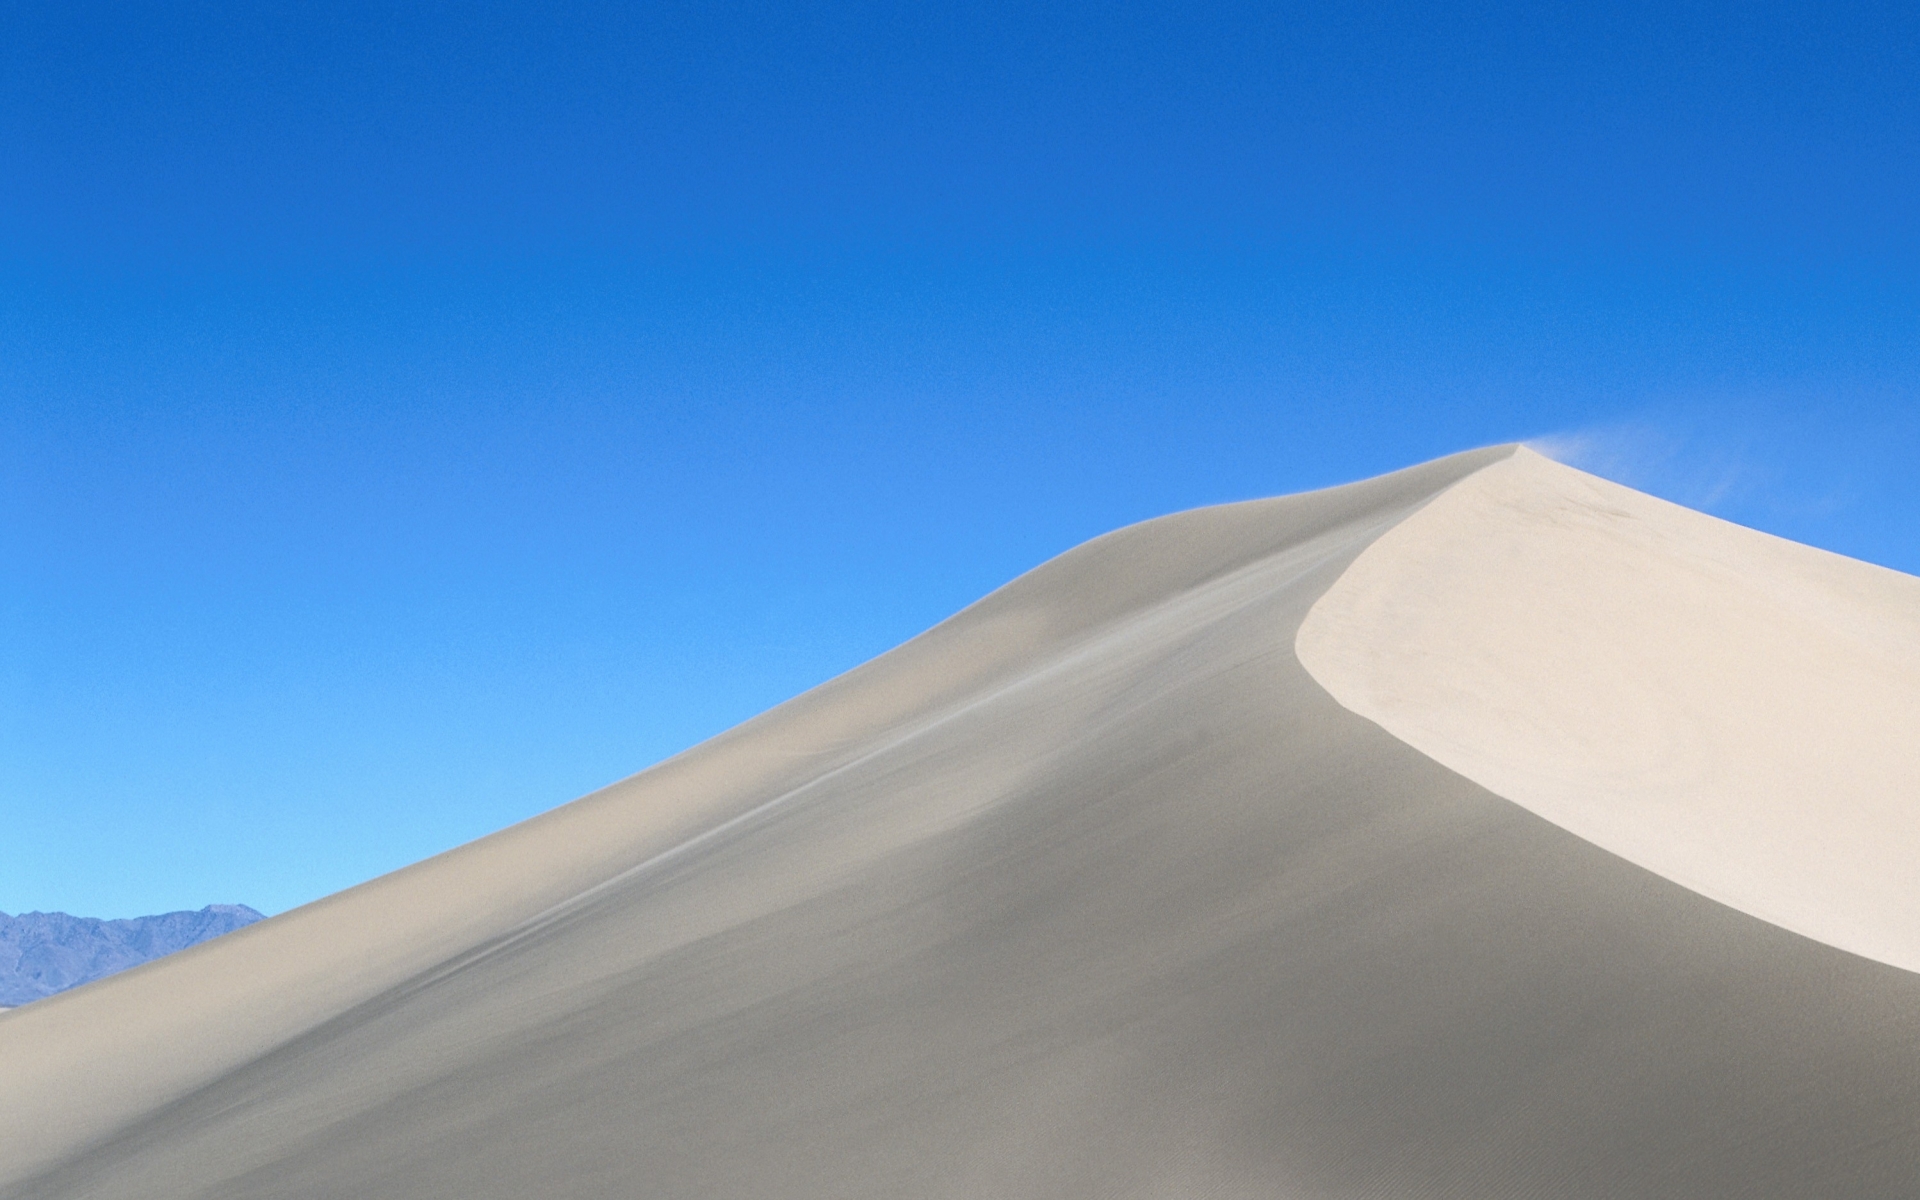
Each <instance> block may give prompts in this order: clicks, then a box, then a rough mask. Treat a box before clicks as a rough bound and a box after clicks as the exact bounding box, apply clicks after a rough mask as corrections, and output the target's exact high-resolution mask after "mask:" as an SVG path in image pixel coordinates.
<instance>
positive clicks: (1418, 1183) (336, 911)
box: [0, 449, 1920, 1200]
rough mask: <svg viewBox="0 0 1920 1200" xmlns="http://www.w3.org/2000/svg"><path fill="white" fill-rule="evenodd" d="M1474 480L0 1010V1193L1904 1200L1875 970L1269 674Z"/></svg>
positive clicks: (1090, 611)
mask: <svg viewBox="0 0 1920 1200" xmlns="http://www.w3.org/2000/svg"><path fill="white" fill-rule="evenodd" d="M1507 453H1508V451H1506V450H1505V449H1496V450H1491V451H1482V452H1476V453H1473V454H1468V455H1462V456H1456V457H1455V458H1451V459H1445V460H1441V461H1439V462H1436V463H1431V464H1428V465H1426V466H1424V467H1420V468H1415V469H1413V470H1410V471H1405V472H1401V473H1398V474H1396V475H1392V476H1387V477H1383V478H1382V479H1378V480H1372V481H1369V482H1367V483H1363V484H1356V485H1352V486H1350V487H1345V488H1338V489H1333V490H1331V491H1327V492H1320V493H1313V494H1310V495H1305V496H1295V497H1288V498H1284V499H1280V500H1272V501H1261V502H1256V503H1251V504H1241V505H1231V506H1226V507H1221V508H1214V509H1206V510H1200V511H1197V512H1191V513H1183V514H1179V515H1176V516H1173V517H1167V518H1163V519H1161V520H1157V521H1152V522H1148V523H1146V524H1144V525H1140V526H1135V527H1133V528H1130V529H1126V530H1122V531H1120V532H1118V533H1115V534H1111V535H1108V536H1107V537H1104V538H1099V539H1096V540H1095V541H1093V542H1091V543H1088V544H1087V545H1085V546H1082V547H1080V548H1078V549H1076V550H1074V551H1072V552H1070V553H1068V554H1066V555H1063V556H1061V557H1060V558H1058V559H1056V560H1054V561H1053V562H1050V563H1048V564H1046V565H1044V566H1042V567H1040V568H1038V569H1036V570H1035V571H1032V572H1030V573H1029V574H1027V575H1025V576H1023V577H1021V578H1020V579H1018V580H1016V581H1014V582H1013V583H1011V584H1009V585H1008V586H1006V587H1005V588H1002V589H1001V590H999V591H998V592H995V593H994V594H993V595H991V596H989V597H987V598H986V599H985V600H983V601H981V602H980V603H978V604H976V605H974V606H972V607H971V608H969V609H967V610H966V611H965V612H963V613H961V614H959V615H958V616H956V617H954V618H953V619H951V620H949V621H947V622H945V623H943V624H942V625H940V626H938V627H937V628H935V629H934V630H932V631H930V632H929V633H927V634H925V635H923V636H921V637H919V638H916V639H914V640H913V641H911V642H909V643H907V644H906V645H904V646H902V647H900V648H899V649H897V650H894V651H892V652H890V653H888V654H886V655H884V656H882V657H881V658H879V659H876V660H875V661H873V662H871V663H868V664H867V665H865V666H863V667H861V668H859V669H857V670H855V671H853V672H850V673H849V674H847V675H846V676H843V677H841V678H840V679H837V680H834V681H832V682H830V683H828V684H826V685H824V686H823V687H820V688H818V689H815V690H814V691H812V692H810V693H808V694H806V695H805V696H802V697H799V698H798V699H796V700H794V701H791V702H789V703H788V704H785V705H782V706H780V707H779V708H776V709H774V710H772V711H771V712H769V713H766V714H764V715H763V716H761V717H759V718H756V719H755V720H753V721H750V722H748V723H747V724H745V725H743V726H741V727H740V728H738V729H735V730H733V731H731V732H729V733H727V734H725V735H723V736H721V737H719V738H716V739H714V740H713V741H711V742H709V743H707V744H705V745H703V746H700V747H697V748H695V749H694V750H692V751H690V752H688V753H687V754H685V755H682V756H680V757H679V758H676V759H674V760H672V761H670V762H668V763H665V764H662V765H661V766H659V767H656V768H654V769H653V770H650V771H647V772H644V773H642V774H641V775H638V776H635V777H634V778H632V779H630V780H627V781H625V782H623V783H620V784H617V785H615V786H613V787H610V788H608V789H606V790H604V791H602V792H599V793H596V794H595V795H593V796H589V797H587V798H586V799H584V800H581V801H577V802H575V803H574V804H571V805H568V806H565V807H563V808H560V809H557V810H555V811H554V812H552V813H549V814H547V815H545V816H543V817H540V818H538V819H536V820H534V821H530V822H527V823H526V824H523V825H520V826H517V827H515V828H513V829H509V830H506V831H504V832H502V833H499V834H496V835H494V836H492V837H489V838H486V839H483V840H481V841H479V842H476V843H474V844H472V845H469V846H466V847H462V848H460V849H458V850H455V851H453V852H451V853H449V854H446V855H442V856H440V857H438V858H436V859H432V860H429V861H427V862H424V863H421V864H419V865H417V866H415V867H412V868H409V869H407V870H405V871H402V872H399V873H397V874H395V875H392V876H389V877H386V878H384V879H380V880H376V881H374V882H372V883H369V884H366V885H364V886H362V887H359V888H355V889H352V890H350V891H347V892H344V893H341V894H340V895H338V896H334V897H331V898H329V899H327V900H324V901H322V902H320V903H318V904H314V905H310V906H308V907H307V908H304V909H300V910H298V911H296V912H293V913H288V914H285V915H283V916H280V917H275V918H272V919H270V920H267V921H264V922H261V923H260V924H258V925H254V926H251V927H249V928H246V929H243V930H240V931H239V932H237V933H234V934H230V935H228V936H226V937H223V938H220V939H217V940H215V941H213V942H210V943H207V944H205V945H203V946H199V947H195V948H194V949H191V950H188V951H185V952H182V953H181V954H178V955H175V956H173V957H170V958H167V959H164V960H161V961H159V962H155V963H151V964H148V965H146V966H142V967H138V968H135V969H133V970H131V971H128V972H126V973H124V974H121V975H117V976H114V977H112V978H109V979H105V980H101V981H99V982H96V983H93V984H88V985H86V986H84V987H81V988H78V989H75V990H74V991H71V992H68V993H64V994H61V995H58V996H54V997H51V998H49V999H47V1000H43V1001H37V1002H35V1003H34V1004H31V1005H28V1006H25V1007H24V1008H21V1009H19V1010H16V1011H14V1012H10V1013H7V1014H5V1015H4V1017H0V1198H4V1200H78V1198H80V1197H86V1198H88V1200H189V1198H192V1200H332V1198H339V1200H348V1198H353V1200H358V1198H360V1197H366V1196H379V1197H385V1198H392V1200H524V1198H525V1197H528V1196H539V1197H542V1198H543V1200H600V1198H605V1197H626V1196H664V1197H771V1196H778V1197H781V1198H782V1200H829V1198H830V1200H854V1198H860V1197H872V1198H875V1200H878V1198H881V1197H887V1198H893V1197H900V1196H915V1197H936V1198H937V1197H956V1198H958V1197H976V1196H998V1197H1032V1198H1036V1200H1038V1198H1042V1197H1044V1198H1046V1200H1056V1198H1060V1197H1088V1198H1091V1197H1100V1196H1115V1195H1129V1196H1203V1195H1204V1196H1220V1197H1227V1196H1298V1197H1307V1198H1318V1197H1325V1198H1328V1200H1333V1198H1343V1197H1357V1196H1368V1197H1376V1198H1380V1200H1416V1198H1427V1197H1459V1198H1461V1200H1468V1198H1479V1197H1485V1196H1490V1195H1504V1196H1550V1197H1554V1198H1555V1200H1614V1198H1616V1197H1620V1196H1634V1197H1638V1198H1650V1200H1652V1198H1657V1200H1682V1198H1684V1200H1703V1198H1704V1200H1715V1198H1722V1197H1724V1198H1728V1200H1731V1198H1733V1197H1751V1196H1813V1195H1833V1196H1847V1197H1850V1198H1852V1200H1863V1198H1864V1200H1907V1198H1909V1197H1911V1195H1912V1181H1913V1178H1914V1164H1915V1163H1916V1162H1917V1161H1920V977H1916V976H1914V975H1912V974H1909V973H1907V972H1905V971H1902V970H1899V969H1897V968H1894V967H1890V966H1887V965H1884V964H1882V963H1877V962H1872V961H1868V960H1866V959H1863V958H1859V957H1856V956H1854V955H1851V954H1847V953H1845V952H1843V951H1841V950H1837V949H1834V948H1833V947H1831V946H1829V945H1825V944H1822V943H1821V942H1818V941H1813V940H1809V939H1807V938H1804V937H1801V936H1799V935H1797V934H1794V933H1791V932H1788V931H1786V930H1783V929H1781V928H1779V927H1777V926H1775V925H1772V924H1769V923H1767V922H1765V921H1762V920H1758V919H1756V918H1754V917H1752V916H1748V915H1746V914H1744V913H1742V912H1739V911H1736V910H1734V909H1732V908H1728V907H1726V906H1724V905H1721V904H1718V903H1715V902H1713V901H1711V900H1708V899H1705V898H1703V897H1702V896H1700V895H1698V894H1697V893H1695V892H1693V891H1689V890H1687V888H1685V887H1682V886H1680V885H1678V884H1676V883H1673V882H1670V881H1669V880H1667V879H1665V878H1663V877H1662V876H1661V875H1659V874H1655V873H1652V872H1649V871H1647V870H1645V869H1643V868H1642V867H1639V866H1636V865H1634V864H1633V863H1631V862H1629V861H1627V860H1626V859H1623V858H1621V857H1619V856H1617V855H1615V854H1612V853H1609V852H1607V851H1606V850H1603V849H1601V848H1599V847H1598V846H1596V845H1594V844H1593V843H1592V842H1590V841H1587V840H1584V839H1582V838H1581V837H1577V836H1575V835H1574V834H1572V833H1569V832H1567V831H1566V830H1565V829H1562V828H1560V827H1557V826H1556V825H1554V824H1552V823H1550V822H1548V821H1546V820H1543V819H1541V818H1540V817H1538V816H1536V815H1534V814H1533V813H1531V812H1529V811H1527V810H1526V809H1525V808H1522V807H1520V806H1518V805H1516V804H1513V803H1511V802H1509V801H1507V800H1505V799H1502V798H1501V797H1500V796H1497V795H1495V794H1493V793H1492V792H1490V791H1488V790H1487V789H1486V788H1484V787H1482V786H1480V785H1479V784H1477V783H1475V782H1473V781H1471V780H1469V779H1467V778H1464V777H1463V776H1462V775H1460V774H1458V773H1456V772H1454V771H1451V770H1449V769H1447V767H1445V766H1442V765H1441V764H1440V763H1439V762H1436V761H1434V759H1432V758H1429V757H1427V756H1426V755H1425V754H1422V753H1421V752H1420V751H1419V750H1416V749H1415V748H1414V747H1413V746H1412V745H1409V744H1408V743H1407V742H1405V741H1402V740H1399V739H1397V738H1395V737H1393V736H1391V735H1390V734H1388V733H1387V732H1386V731H1384V730H1383V729H1382V728H1381V727H1380V726H1379V725H1377V724H1375V723H1374V722H1372V721H1370V720H1368V719H1366V718H1364V717H1362V716H1359V715H1357V714H1356V713H1354V712H1351V711H1349V710H1348V709H1347V708H1344V707H1342V706H1341V704H1340V703H1338V702H1336V700H1335V699H1334V698H1333V697H1332V696H1330V695H1329V694H1328V692H1327V691H1326V690H1325V689H1323V688H1322V687H1321V686H1320V685H1319V684H1317V683H1316V682H1315V681H1314V679H1313V678H1312V677H1311V676H1310V675H1309V674H1308V673H1307V671H1306V670H1305V669H1304V668H1303V667H1302V666H1301V664H1300V662H1299V661H1298V660H1297V659H1296V657H1295V654H1294V652H1293V647H1294V645H1295V634H1296V631H1297V630H1298V629H1299V628H1300V626H1301V623H1302V621H1303V620H1304V619H1305V618H1306V616H1307V613H1308V610H1309V609H1310V608H1311V607H1312V606H1313V605H1314V603H1315V602H1316V601H1317V600H1318V599H1319V598H1320V597H1321V596H1322V595H1323V594H1326V593H1327V590H1328V589H1329V588H1330V587H1332V586H1334V585H1335V582H1336V580H1338V579H1339V578H1340V577H1341V575H1342V572H1343V571H1345V570H1346V569H1347V567H1348V566H1349V564H1351V563H1353V562H1354V561H1355V559H1356V557H1357V556H1362V555H1363V553H1364V552H1365V551H1366V550H1367V548H1368V547H1369V546H1370V545H1372V544H1374V543H1375V540H1376V539H1378V538H1380V537H1381V535H1382V534H1383V533H1385V534H1387V536H1389V537H1392V536H1394V534H1393V533H1392V532H1389V531H1396V532H1397V528H1396V527H1398V528H1406V527H1407V526H1406V525H1401V524H1400V523H1401V522H1405V521H1408V518H1409V516H1410V514H1416V513H1417V514H1418V515H1415V516H1413V517H1412V520H1413V521H1422V522H1423V521H1425V520H1426V518H1427V517H1428V515H1429V514H1431V513H1433V512H1434V511H1435V510H1436V509H1438V508H1439V507H1440V506H1441V505H1446V504H1450V503H1452V502H1453V499H1454V498H1455V497H1456V496H1458V495H1459V494H1461V490H1460V489H1455V490H1454V491H1451V492H1450V491H1448V489H1449V488H1450V487H1453V486H1454V485H1455V484H1456V483H1458V482H1459V481H1460V480H1462V479H1468V480H1469V483H1468V485H1466V486H1469V487H1474V486H1478V483H1477V481H1478V480H1479V479H1481V478H1483V477H1482V476H1474V474H1473V473H1474V472H1475V471H1477V470H1480V469H1481V468H1485V467H1488V466H1489V464H1494V463H1497V462H1499V461H1501V460H1503V459H1504V458H1505V457H1506V455H1507ZM1528 469H1533V468H1532V467H1529V468H1528ZM1503 470H1504V468H1499V467H1495V468H1493V469H1492V471H1489V472H1488V474H1487V476H1486V477H1492V478H1495V479H1498V478H1499V477H1500V476H1498V475H1494V474H1493V471H1503ZM1549 477H1551V472H1549ZM1469 494H1470V493H1469ZM1435 497H1439V499H1438V500H1437V501H1435ZM1430 502H1432V504H1431V506H1430V507H1427V508H1425V509H1423V508H1422V506H1423V505H1429V504H1430ZM1441 511H1442V512H1443V514H1444V510H1441ZM1493 569H1496V570H1497V571H1500V572H1505V574H1502V575H1501V576H1500V578H1501V579H1502V580H1505V581H1509V582H1511V581H1524V578H1525V577H1524V573H1519V574H1516V573H1514V572H1512V571H1511V570H1510V569H1509V567H1508V565H1506V564H1503V563H1495V564H1494V567H1493ZM1753 752H1754V753H1756V754H1766V753H1771V752H1772V748H1771V747H1766V746H1762V747H1757V748H1755V749H1754V750H1753Z"/></svg>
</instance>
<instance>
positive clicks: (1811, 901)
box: [1298, 450, 1920, 1187]
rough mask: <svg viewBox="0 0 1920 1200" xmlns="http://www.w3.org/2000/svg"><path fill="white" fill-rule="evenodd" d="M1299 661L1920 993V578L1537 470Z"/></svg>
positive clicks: (1509, 785)
mask: <svg viewBox="0 0 1920 1200" xmlns="http://www.w3.org/2000/svg"><path fill="white" fill-rule="evenodd" d="M1298 650H1299V653H1300V659H1301V661H1302V662H1303V663H1305V664H1306V667H1307V669H1308V670H1309V671H1311V672H1312V673H1313V675H1314V677H1315V678H1316V679H1318V680H1319V681H1320V682H1321V683H1322V684H1324V685H1325V686H1326V687H1327V690H1328V691H1330V692H1332V693H1333V695H1334V696H1335V697H1337V698H1338V699H1339V700H1340V702H1341V703H1343V704H1345V705H1346V706H1347V707H1348V708H1351V709H1352V710H1353V711H1355V712H1357V713H1360V714H1361V715H1363V716H1366V717H1369V718H1371V719H1373V720H1375V721H1378V722H1379V723H1380V724H1381V725H1383V726H1385V727H1386V728H1387V729H1388V730H1389V731H1391V732H1392V733H1393V734H1395V735H1396V736H1398V737H1400V738H1402V739H1403V740H1405V741H1407V742H1410V743H1411V744H1412V745H1413V746H1415V747H1416V748H1418V749H1420V750H1423V751H1425V752H1426V753H1427V754H1429V755H1431V756H1432V757H1434V758H1436V759H1438V760H1439V761H1440V762H1442V763H1444V764H1446V765H1447V766H1449V767H1452V768H1453V769H1454V770H1456V771H1458V772H1460V773H1461V774H1462V775H1465V776H1467V777H1468V778H1469V779H1472V780H1474V781H1475V782H1477V783H1480V784H1483V785H1485V786H1486V787H1488V788H1490V789H1492V790H1493V791H1495V792H1497V793H1499V794H1500V795H1502V796H1505V797H1507V798H1509V799H1512V800H1515V801H1517V802H1519V803H1521V804H1523V805H1525V806H1526V807H1528V808H1530V809H1532V810H1533V811H1534V812H1536V813H1539V814H1540V815H1541V816H1543V817H1546V818H1547V819H1548V820H1550V821H1552V822H1554V823H1555V824H1557V825H1562V826H1564V827H1566V828H1567V829H1570V830H1572V831H1573V832H1575V833H1577V834H1580V835H1581V836H1582V837H1585V838H1588V839H1590V840H1592V841H1594V842H1597V843H1599V844H1600V845H1602V846H1604V847H1606V848H1607V849H1609V850H1612V851H1614V852H1615V853H1617V854H1620V855H1623V856H1625V857H1626V858H1629V859H1631V860H1633V861H1634V862H1637V863H1639V864H1641V865H1642V866H1644V867H1647V868H1649V869H1651V870H1653V871H1655V872H1658V873H1659V874H1661V875H1664V876H1666V877H1667V878H1669V879H1672V880H1676V881H1678V882H1680V883H1683V884H1686V885H1687V886H1688V887H1690V888H1693V889H1695V890H1697V891H1700V892H1703V893H1705V894H1706V895H1709V896H1712V897H1714V898H1715V899H1718V900H1721V901H1724V902H1725V903H1727V904H1731V905H1733V906H1734V907H1735V908H1739V909H1741V910H1743V911H1745V912H1749V913H1752V914H1754V915H1755V916H1758V917H1763V918H1765V919H1767V920H1769V921H1773V922H1776V923H1778V924H1780V925H1784V926H1786V927H1787V928H1788V929H1792V930H1795V931H1797V932H1799V933H1804V934H1806V935H1807V936H1809V937H1813V938H1818V939H1819V940H1821V941H1824V942H1828V943H1830V944H1832V945H1835V946H1839V947H1840V948H1842V949H1845V950H1851V951H1853V952H1854V953H1856V954H1864V955H1866V956H1868V957H1869V958H1876V959H1879V960H1880V961H1882V962H1888V963H1893V964H1895V965H1897V966H1902V967H1906V968H1907V969H1909V970H1913V971H1920V579H1915V578H1914V577H1912V576H1910V575H1902V574H1900V573H1899V572H1897V571H1889V570H1886V569H1884V568H1882V567H1875V566H1871V565H1869V564H1867V563H1863V562H1857V561H1855V560H1853V559H1849V558H1842V557H1841V556H1839V555H1837V554H1829V553H1827V552H1825V551H1822V550H1815V549H1812V548H1811V547H1808V546H1802V545H1798V544H1796V543H1793V542H1787V541H1782V540H1781V539H1779V538H1776V537H1769V536H1768V535H1766V534H1762V533H1756V532H1754V531H1753V530H1750V529H1742V528H1740V527H1739V526H1737V525H1730V524H1728V523H1726V522H1725V521H1720V520H1716V519H1715V518H1713V517H1708V516H1705V515H1703V514H1700V513H1697V512H1692V511H1690V510H1688V509H1684V508H1680V507H1678V506H1677V505H1673V504H1668V503H1666V502H1665V501H1663V500H1656V499H1654V498H1653V497H1651V496H1647V495H1643V494H1641V493H1639V492H1635V491H1632V490H1631V489H1628V488H1624V487H1621V486H1619V485H1618V484H1613V483H1608V482H1607V481H1605V480H1603V479H1596V478H1594V477H1593V476H1591V475H1586V474H1583V473H1581V472H1579V471H1576V470H1574V469H1572V468H1571V467H1565V466H1561V465H1559V464H1557V463H1554V462H1551V461H1549V460H1547V459H1545V458H1542V457H1540V456H1539V455H1537V454H1533V453H1531V452H1528V451H1525V450H1522V451H1520V452H1519V453H1518V454H1516V455H1515V456H1513V457H1512V458H1511V459H1509V460H1507V461H1506V462H1503V463H1500V464H1499V465H1497V466H1494V467H1491V468H1489V469H1487V470H1485V471H1482V472H1480V473H1478V474H1477V475H1475V476H1474V477H1473V478H1471V479H1469V480H1467V481H1466V482H1464V483H1462V484H1461V485H1460V486H1458V487H1455V488H1453V489H1451V490H1450V491H1448V492H1447V493H1446V494H1445V495H1444V496H1442V497H1440V499H1438V500H1437V501H1436V502H1434V503H1433V504H1432V505H1430V506H1429V507H1427V508H1426V509H1424V510H1423V511H1422V512H1421V513H1420V514H1419V515H1418V516H1416V517H1414V518H1412V519H1411V520H1409V521H1407V522H1405V523H1404V524H1402V525H1400V526H1399V527H1397V528H1396V529H1394V530H1393V531H1392V532H1391V533H1389V534H1387V535H1386V536H1385V537H1383V538H1381V539H1380V540H1379V541H1377V542H1375V543H1374V544H1373V546H1372V547H1371V548H1369V549H1368V550H1367V552H1366V553H1365V554H1363V555H1361V557H1360V558H1359V560H1358V561H1357V562H1356V563H1355V564H1354V566H1353V568H1352V569H1351V570H1349V571H1348V572H1347V573H1346V574H1345V575H1343V576H1341V578H1340V581H1339V582H1338V583H1336V584H1335V585H1334V586H1333V587H1332V588H1331V589H1330V590H1329V591H1328V592H1327V594H1326V595H1325V596H1323V597H1321V599H1320V601H1319V602H1318V603H1317V604H1315V605H1314V607H1313V610H1312V612H1311V613H1310V615H1309V616H1308V618H1307V620H1306V622H1305V623H1304V624H1303V625H1302V626H1301V629H1300V633H1299V638H1298ZM1916 1187H1920V1183H1917V1184H1916Z"/></svg>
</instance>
